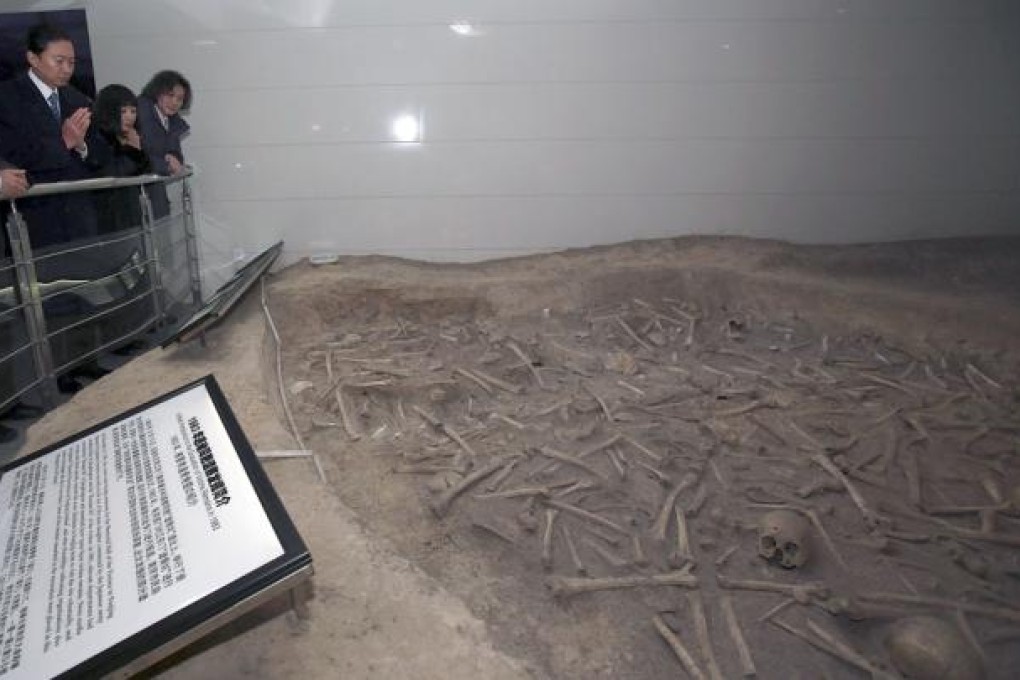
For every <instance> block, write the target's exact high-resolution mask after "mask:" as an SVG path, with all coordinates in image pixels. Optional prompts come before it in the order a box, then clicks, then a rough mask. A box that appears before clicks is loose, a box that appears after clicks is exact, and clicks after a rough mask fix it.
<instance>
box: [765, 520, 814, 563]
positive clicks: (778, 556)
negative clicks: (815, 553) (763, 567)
mask: <svg viewBox="0 0 1020 680" xmlns="http://www.w3.org/2000/svg"><path fill="white" fill-rule="evenodd" d="M807 542H808V524H807V520H805V519H804V517H803V516H801V515H800V513H797V512H794V511H792V510H773V511H771V512H768V513H765V514H764V515H763V516H762V518H761V520H760V521H759V522H758V554H759V555H761V556H762V557H764V558H765V559H766V560H768V561H769V562H772V563H774V564H778V565H779V566H781V567H784V568H786V569H793V568H795V567H800V566H802V565H803V564H804V563H805V562H806V561H807V558H808V554H809V553H808V545H807Z"/></svg>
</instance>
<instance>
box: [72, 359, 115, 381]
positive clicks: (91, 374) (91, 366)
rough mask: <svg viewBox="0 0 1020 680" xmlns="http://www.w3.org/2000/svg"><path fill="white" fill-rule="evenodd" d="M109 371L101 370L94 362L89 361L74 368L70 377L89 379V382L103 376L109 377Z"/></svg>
mask: <svg viewBox="0 0 1020 680" xmlns="http://www.w3.org/2000/svg"><path fill="white" fill-rule="evenodd" d="M109 374H110V370H109V369H106V368H103V367H102V366H100V365H99V364H98V363H96V362H95V361H90V362H89V363H87V364H82V365H81V366H76V367H75V368H72V369H71V375H72V376H74V377H75V378H89V379H91V380H99V379H100V378H102V377H103V376H104V375H109Z"/></svg>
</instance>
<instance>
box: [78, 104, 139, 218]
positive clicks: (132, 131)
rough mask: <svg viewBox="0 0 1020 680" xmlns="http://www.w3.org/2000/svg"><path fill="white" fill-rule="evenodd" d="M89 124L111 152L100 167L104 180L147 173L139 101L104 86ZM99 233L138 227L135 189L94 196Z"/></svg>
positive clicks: (107, 192) (137, 193) (113, 190)
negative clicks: (140, 129)
mask: <svg viewBox="0 0 1020 680" xmlns="http://www.w3.org/2000/svg"><path fill="white" fill-rule="evenodd" d="M92 108H93V117H92V122H93V124H94V125H95V126H96V128H97V129H98V130H99V133H100V134H101V135H102V136H103V138H104V139H105V140H106V142H107V144H109V146H110V148H111V149H112V150H113V153H112V154H110V156H109V159H108V160H107V161H106V162H105V163H104V164H103V166H102V167H101V168H100V173H99V174H100V175H102V176H104V177H134V176H136V175H143V174H145V173H147V172H149V171H150V165H149V158H148V156H147V155H146V153H145V151H144V150H143V149H142V140H141V135H140V133H139V132H138V128H137V121H138V99H137V98H136V97H135V95H134V93H133V92H132V91H131V90H130V89H128V88H126V87H124V86H123V85H107V86H106V87H104V88H103V89H102V90H100V91H99V94H98V95H96V101H95V104H94V105H93V107H92ZM96 209H97V212H98V214H99V233H101V234H108V233H110V232H114V231H120V230H122V229H130V228H135V227H139V226H141V223H142V210H141V203H140V201H139V189H138V187H123V188H120V189H104V190H102V191H99V192H97V193H96Z"/></svg>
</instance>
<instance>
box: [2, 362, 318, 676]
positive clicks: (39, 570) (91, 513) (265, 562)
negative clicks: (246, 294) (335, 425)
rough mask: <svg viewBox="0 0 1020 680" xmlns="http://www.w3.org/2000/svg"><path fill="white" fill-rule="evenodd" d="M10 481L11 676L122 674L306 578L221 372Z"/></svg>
mask: <svg viewBox="0 0 1020 680" xmlns="http://www.w3.org/2000/svg"><path fill="white" fill-rule="evenodd" d="M0 474H2V476H0V678H2V679H3V680H15V679H21V678H31V679H33V680H35V679H37V678H48V677H57V676H61V675H65V674H66V675H68V676H70V675H75V676H80V675H81V674H83V673H88V674H89V675H92V674H102V673H109V672H112V671H115V670H117V669H118V668H122V667H124V666H125V665H127V664H130V663H131V662H132V661H133V660H135V659H138V658H139V657H143V656H145V655H147V654H151V653H152V652H153V650H156V649H159V648H161V647H165V646H166V645H168V644H169V643H171V642H172V641H173V640H175V639H179V638H181V637H182V636H186V633H187V632H188V631H189V630H192V629H196V628H200V627H201V626H202V624H203V623H204V622H206V621H208V620H210V619H212V618H214V617H217V616H220V615H222V613H223V612H225V611H228V610H230V609H231V608H234V607H236V606H237V605H238V604H239V603H241V602H246V601H251V600H252V598H253V597H254V596H256V595H258V594H259V593H260V592H264V591H267V590H270V589H271V588H272V586H273V585H274V584H276V583H279V582H281V581H283V580H285V579H287V578H288V577H289V576H291V575H293V574H294V573H296V572H298V571H301V570H307V571H309V572H310V564H311V557H310V555H309V554H308V551H307V549H306V548H305V546H304V543H303V542H302V541H301V539H300V537H299V536H298V534H297V532H296V530H295V529H294V526H293V524H292V523H291V522H290V519H289V518H288V517H287V515H286V512H285V511H284V509H283V506H282V504H281V503H280V501H279V498H278V497H277V496H276V494H275V493H274V492H273V490H272V487H271V486H270V484H269V481H268V479H267V478H266V477H265V474H264V473H263V471H262V468H261V466H260V465H259V463H258V461H257V460H256V458H255V455H254V452H253V451H252V449H251V446H250V445H249V444H248V441H247V439H246V438H245V437H244V434H243V433H242V432H241V429H240V427H239V426H238V424H237V421H236V419H235V418H234V416H233V414H232V412H231V411H230V408H229V406H228V405H227V402H226V400H225V398H224V397H223V394H222V392H221V391H220V389H219V387H218V385H217V384H216V381H215V379H214V378H212V377H211V376H208V377H206V378H204V379H203V380H201V381H198V382H196V383H193V384H191V385H187V386H185V387H183V388H181V389H179V390H177V391H175V392H173V393H171V394H168V395H166V396H164V397H161V398H160V399H157V400H155V401H153V402H151V403H149V404H145V405H143V406H140V407H138V408H137V409H133V410H132V411H130V412H128V413H126V414H123V415H121V416H118V417H116V418H113V419H111V420H109V421H107V422H105V423H102V424H100V425H98V426H96V427H94V428H91V429H90V430H89V431H87V432H85V433H83V434H80V435H76V436H74V437H71V438H69V439H68V440H65V441H63V442H60V443H59V444H56V445H54V446H52V447H49V448H47V449H45V450H44V451H41V452H39V453H37V454H34V455H32V456H29V457H28V458H25V459H23V460H20V461H17V462H15V463H13V464H11V465H9V466H7V467H6V468H4V469H3V470H2V471H0Z"/></svg>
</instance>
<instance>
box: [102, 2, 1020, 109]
mask: <svg viewBox="0 0 1020 680" xmlns="http://www.w3.org/2000/svg"><path fill="white" fill-rule="evenodd" d="M281 1H282V0H281ZM987 30H988V28H987V25H986V24H983V23H978V22H957V23H952V22H950V23H946V24H932V23H924V22H905V23H898V24H895V25H886V24H880V23H857V24H843V25H840V24H836V23H819V24H805V22H780V21H766V22H723V21H711V22H666V23H661V22H645V23H623V24H621V23H568V24H528V25H520V24H506V25H501V26H497V27H493V28H492V29H491V30H489V31H488V32H487V33H486V34H485V35H484V36H480V37H477V38H472V37H464V36H459V35H457V34H456V33H454V32H453V31H451V30H450V29H449V27H447V26H443V25H425V26H383V27H365V28H321V29H291V30H275V31H253V32H242V31H238V32H209V31H197V32H195V33H191V34H175V33H167V34H164V33H156V34H143V35H127V36H118V37H117V38H116V42H115V44H116V49H117V51H118V52H120V56H121V57H122V58H127V56H128V55H130V54H139V53H145V52H150V53H153V54H161V55H166V56H167V57H170V58H172V60H173V62H174V64H175V65H176V66H177V67H178V69H179V70H181V71H183V72H186V73H190V74H193V75H194V78H195V85H196V86H200V87H201V88H202V89H229V90H234V89H246V88H265V89H270V90H272V89H276V88H286V89H288V90H290V89H293V88H318V87H325V86H330V85H343V84H367V83H375V84H405V85H406V84H414V83H449V82H467V83H493V82H510V83H520V82H561V81H562V82H577V81H580V82H619V81H622V82H649V81H651V82H659V81H688V80H694V81H708V82H717V81H747V80H751V81H784V82H788V81H791V80H792V81H798V80H818V79H855V78H873V79H875V80H887V79H889V78H910V77H915V78H916V77H919V76H924V77H932V78H937V79H946V78H961V77H964V76H970V77H972V76H973V74H975V73H981V74H985V73H992V74H993V75H994V74H998V73H1000V72H1001V74H1002V75H1005V74H1006V68H1005V65H1002V66H1001V67H1000V65H999V62H998V55H997V51H996V50H997V45H996V44H995V43H992V42H989V41H988V39H987ZM97 42H98V40H97ZM99 53H100V51H99V49H98V46H97V54H99ZM141 66H144V64H136V66H135V68H138V67H141ZM138 75H141V74H138ZM142 77H144V76H142ZM133 79H136V78H133Z"/></svg>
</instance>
